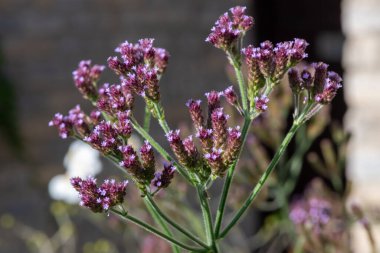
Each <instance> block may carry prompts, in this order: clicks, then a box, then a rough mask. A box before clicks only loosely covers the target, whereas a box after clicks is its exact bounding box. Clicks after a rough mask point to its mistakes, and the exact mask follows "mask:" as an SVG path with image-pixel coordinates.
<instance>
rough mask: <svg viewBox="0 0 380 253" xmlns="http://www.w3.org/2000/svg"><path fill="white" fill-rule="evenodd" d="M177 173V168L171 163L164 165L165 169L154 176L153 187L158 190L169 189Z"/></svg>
mask: <svg viewBox="0 0 380 253" xmlns="http://www.w3.org/2000/svg"><path fill="white" fill-rule="evenodd" d="M175 171H176V167H175V166H173V164H171V163H169V164H164V169H163V170H162V171H158V172H156V173H155V174H154V179H153V181H152V185H153V186H155V187H156V188H158V189H162V188H166V187H168V186H169V184H170V182H171V181H172V179H173V177H174V172H175Z"/></svg>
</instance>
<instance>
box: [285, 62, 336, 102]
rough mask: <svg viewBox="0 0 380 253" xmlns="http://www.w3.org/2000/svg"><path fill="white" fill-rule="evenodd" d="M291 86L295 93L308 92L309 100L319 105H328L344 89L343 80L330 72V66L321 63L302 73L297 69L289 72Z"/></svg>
mask: <svg viewBox="0 0 380 253" xmlns="http://www.w3.org/2000/svg"><path fill="white" fill-rule="evenodd" d="M288 78H289V85H290V88H291V89H292V91H293V93H295V94H300V93H301V92H302V91H307V92H308V96H307V99H309V98H310V99H311V101H310V102H315V103H317V104H322V105H324V104H328V103H330V102H331V101H332V100H333V98H334V97H335V95H336V93H337V91H338V89H339V88H341V87H342V78H341V77H340V76H339V75H338V74H337V73H335V72H333V71H328V65H327V64H325V63H323V62H319V63H314V64H312V69H311V71H309V70H308V69H304V70H302V71H301V72H300V71H298V70H297V69H295V68H292V69H290V70H289V73H288Z"/></svg>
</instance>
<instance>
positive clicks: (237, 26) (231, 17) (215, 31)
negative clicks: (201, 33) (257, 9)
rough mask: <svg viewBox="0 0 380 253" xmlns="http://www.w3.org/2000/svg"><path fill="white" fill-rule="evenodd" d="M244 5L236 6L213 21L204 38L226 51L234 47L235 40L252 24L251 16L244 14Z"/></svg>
mask: <svg viewBox="0 0 380 253" xmlns="http://www.w3.org/2000/svg"><path fill="white" fill-rule="evenodd" d="M245 11H246V7H241V6H236V7H233V8H231V9H230V14H229V13H228V12H226V13H224V14H223V15H222V16H220V17H219V19H218V20H217V21H216V22H215V25H214V26H213V27H212V29H211V33H210V34H209V35H208V37H207V38H206V42H210V43H211V44H213V45H214V46H215V47H217V48H220V49H222V50H224V51H226V52H228V51H231V50H233V49H234V48H235V47H236V42H237V41H238V40H239V39H240V38H241V37H242V36H243V35H244V34H245V33H246V32H247V31H248V30H249V29H250V28H251V27H252V26H253V18H252V17H250V16H247V15H245Z"/></svg>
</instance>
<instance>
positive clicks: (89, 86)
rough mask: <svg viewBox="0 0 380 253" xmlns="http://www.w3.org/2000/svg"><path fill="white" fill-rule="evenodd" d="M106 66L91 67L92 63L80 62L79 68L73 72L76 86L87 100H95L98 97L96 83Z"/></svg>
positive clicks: (88, 61)
mask: <svg viewBox="0 0 380 253" xmlns="http://www.w3.org/2000/svg"><path fill="white" fill-rule="evenodd" d="M104 68H105V67H104V66H101V65H94V66H91V61H90V60H87V61H81V62H79V65H78V68H77V69H76V70H74V71H73V79H74V83H75V86H76V87H77V88H78V90H79V91H80V93H82V95H83V97H84V98H86V99H90V100H94V99H96V97H97V93H96V87H95V83H96V82H97V81H98V80H99V77H100V74H101V73H102V72H103V70H104Z"/></svg>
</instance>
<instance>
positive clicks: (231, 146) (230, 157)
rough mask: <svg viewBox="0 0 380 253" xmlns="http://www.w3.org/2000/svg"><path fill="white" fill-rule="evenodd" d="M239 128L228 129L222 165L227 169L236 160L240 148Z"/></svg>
mask: <svg viewBox="0 0 380 253" xmlns="http://www.w3.org/2000/svg"><path fill="white" fill-rule="evenodd" d="M241 144H242V140H241V132H240V127H239V126H237V127H235V128H228V137H227V145H226V150H225V152H224V153H223V163H224V165H225V167H226V168H228V167H229V166H230V165H231V164H232V163H233V162H234V161H235V160H236V159H237V156H238V154H239V151H240V148H241Z"/></svg>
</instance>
